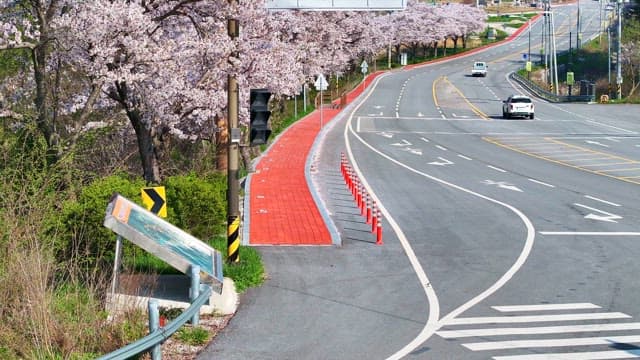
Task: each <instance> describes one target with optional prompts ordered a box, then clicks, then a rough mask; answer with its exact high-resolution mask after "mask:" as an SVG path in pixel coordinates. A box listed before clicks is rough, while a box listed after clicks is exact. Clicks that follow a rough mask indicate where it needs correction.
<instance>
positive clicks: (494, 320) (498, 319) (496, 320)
mask: <svg viewBox="0 0 640 360" xmlns="http://www.w3.org/2000/svg"><path fill="white" fill-rule="evenodd" d="M630 317H631V316H629V315H627V314H625V313H621V312H597V313H584V314H582V313H577V314H553V315H523V316H485V317H468V318H457V319H453V320H451V321H450V322H448V323H446V324H444V325H445V326H452V325H474V324H513V323H532V322H549V321H578V320H602V319H628V318H630Z"/></svg>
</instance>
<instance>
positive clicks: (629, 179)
mask: <svg viewBox="0 0 640 360" xmlns="http://www.w3.org/2000/svg"><path fill="white" fill-rule="evenodd" d="M482 140H484V141H487V142H489V143H492V144H494V145H496V146H500V147H502V148H505V149H509V150H512V151H515V152H518V153H521V154H524V155H528V156H531V157H534V158H537V159H541V160H545V161H549V162H552V163H555V164H558V165H563V166H567V167H570V168H574V169H578V170H582V171H585V172H589V173H592V174H596V175H600V176H606V177H610V178H613V179H617V180H621V181H624V182H628V183H632V184H639V185H640V176H627V177H621V176H614V175H610V174H607V173H602V172H597V171H594V170H590V169H587V168H584V167H580V166H576V165H572V164H569V163H566V162H563V161H559V160H555V159H552V158H548V157H545V156H541V155H538V154H534V153H531V152H527V151H524V150H521V149H518V148H516V147H513V146H510V145H507V144H503V143H501V142H500V141H499V140H498V139H495V138H490V137H483V138H482ZM625 160H628V161H633V160H629V159H625ZM634 179H638V180H634Z"/></svg>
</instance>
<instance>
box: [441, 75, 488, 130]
mask: <svg viewBox="0 0 640 360" xmlns="http://www.w3.org/2000/svg"><path fill="white" fill-rule="evenodd" d="M443 79H444V81H446V82H448V83H449V85H451V86H452V87H453V90H455V91H456V92H457V93H458V94H459V95H460V97H462V100H464V102H466V103H467V104H468V105H469V106H470V107H471V110H472V111H473V112H474V113H476V115H478V116H480V117H481V118H483V119H484V120H491V119H490V118H489V116H488V115H487V114H485V113H483V112H482V110H480V109H478V108H477V107H476V106H475V105H473V104H472V103H471V102H470V101H469V100H467V98H466V97H465V96H464V94H463V93H462V91H460V90H459V89H458V88H457V87H456V86H455V85H453V84H452V83H451V81H449V79H447V78H446V77H444V78H443Z"/></svg>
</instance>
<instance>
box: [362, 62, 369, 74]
mask: <svg viewBox="0 0 640 360" xmlns="http://www.w3.org/2000/svg"><path fill="white" fill-rule="evenodd" d="M360 69H361V70H362V73H363V74H366V73H367V71H368V70H369V64H367V60H362V64H360Z"/></svg>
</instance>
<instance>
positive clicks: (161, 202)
mask: <svg viewBox="0 0 640 360" xmlns="http://www.w3.org/2000/svg"><path fill="white" fill-rule="evenodd" d="M142 204H143V205H144V207H145V208H146V209H147V210H149V211H151V212H152V213H154V214H156V215H158V216H160V217H163V218H166V217H167V195H166V193H165V191H164V186H154V187H146V188H142Z"/></svg>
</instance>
